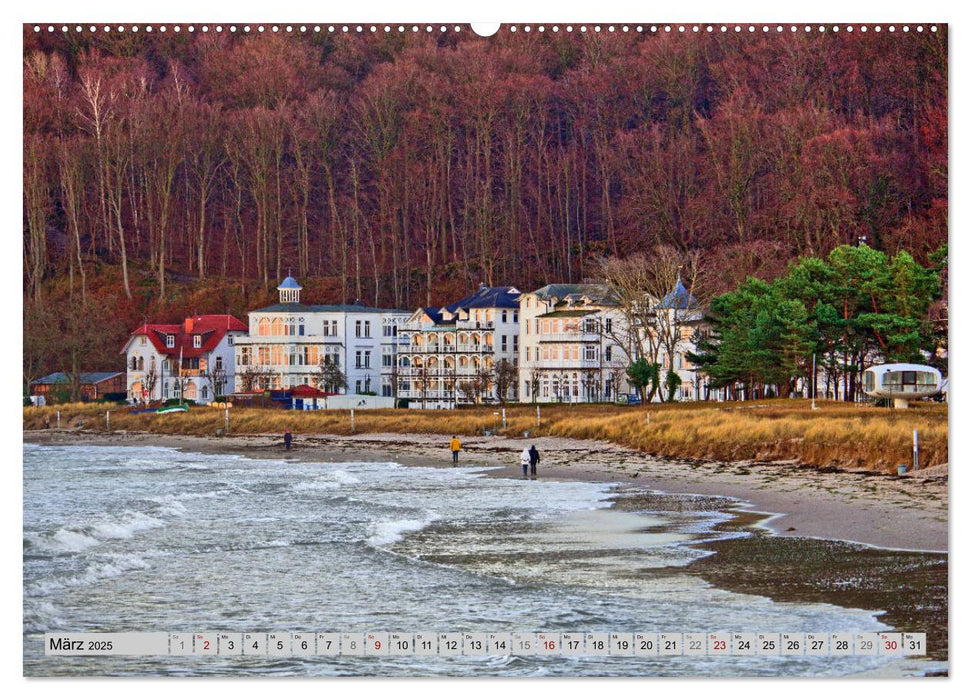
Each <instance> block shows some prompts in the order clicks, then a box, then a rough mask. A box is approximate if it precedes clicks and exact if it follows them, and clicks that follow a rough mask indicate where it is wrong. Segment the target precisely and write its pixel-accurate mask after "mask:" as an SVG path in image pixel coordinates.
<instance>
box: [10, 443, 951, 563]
mask: <svg viewBox="0 0 971 700" xmlns="http://www.w3.org/2000/svg"><path fill="white" fill-rule="evenodd" d="M450 437H451V436H450V435H398V434H393V435H392V434H362V435H356V436H332V435H298V436H296V438H295V440H294V444H293V449H292V450H291V451H290V452H289V453H288V452H286V451H285V450H284V448H283V441H282V436H279V435H252V436H230V437H218V438H215V437H213V438H208V437H193V436H179V435H161V434H154V433H124V432H115V433H94V432H78V431H43V430H42V431H24V440H25V441H26V442H36V443H45V444H91V445H99V444H102V445H132V446H138V445H156V446H165V447H173V448H178V449H185V450H191V451H196V452H202V453H235V454H242V455H247V456H253V457H269V456H273V457H285V458H287V459H294V460H301V461H321V462H339V461H346V460H351V459H353V460H373V461H394V462H397V463H400V464H404V465H417V466H431V467H442V468H448V467H450V466H451V464H452V460H451V453H450V452H449V451H448V449H447V444H448V439H449V438H450ZM460 437H462V436H460ZM462 443H463V450H462V453H461V457H460V465H461V466H464V467H469V466H483V467H498V469H490V470H489V474H490V475H492V476H505V477H517V478H518V477H520V476H521V472H520V469H519V454H520V453H521V452H522V450H523V447H529V445H531V444H535V445H536V447H537V449H538V450H539V451H540V454H541V455H542V458H541V462H540V466H539V478H542V479H562V480H585V481H610V482H616V483H617V484H618V492H619V494H621V495H624V494H627V493H629V492H633V493H630V496H631V497H635V498H636V493H637V492H640V493H643V492H645V491H649V490H656V491H662V492H665V493H669V494H698V495H701V496H712V497H714V496H723V497H726V498H730V499H734V500H737V501H739V502H740V504H741V508H740V510H744V511H751V512H754V513H758V514H764V517H760V518H755V519H753V520H756V521H757V522H758V524H759V525H761V526H764V527H766V528H769V529H770V530H771V531H772V532H773V533H774V534H776V535H779V536H788V537H815V538H823V539H829V540H843V541H848V542H856V543H861V544H867V545H871V546H876V547H885V548H889V549H898V550H919V551H931V552H946V551H947V549H948V516H947V509H948V480H947V467H946V466H939V467H932V468H929V469H924V470H920V471H918V472H914V473H910V474H908V475H907V476H904V477H898V476H889V475H886V474H877V473H872V472H847V471H838V470H820V469H810V468H802V467H800V466H799V465H798V464H794V463H784V462H783V463H780V462H772V463H759V462H732V463H719V462H702V461H672V460H660V459H656V458H653V457H651V456H650V455H647V454H644V453H641V452H638V451H636V450H632V449H628V448H624V447H620V446H617V445H614V444H611V443H606V442H597V441H592V440H572V439H565V438H553V437H541V438H536V439H531V440H526V439H512V438H507V437H498V436H493V437H469V438H462Z"/></svg>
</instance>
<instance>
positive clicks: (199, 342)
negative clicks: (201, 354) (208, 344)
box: [192, 335, 202, 348]
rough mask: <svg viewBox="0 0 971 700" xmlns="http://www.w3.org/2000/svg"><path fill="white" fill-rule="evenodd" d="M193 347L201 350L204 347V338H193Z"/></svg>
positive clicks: (197, 336)
mask: <svg viewBox="0 0 971 700" xmlns="http://www.w3.org/2000/svg"><path fill="white" fill-rule="evenodd" d="M192 347H194V348H201V347H202V336H201V335H194V336H192Z"/></svg>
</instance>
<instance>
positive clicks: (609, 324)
mask: <svg viewBox="0 0 971 700" xmlns="http://www.w3.org/2000/svg"><path fill="white" fill-rule="evenodd" d="M604 330H605V331H606V332H607V333H610V332H611V331H613V330H614V320H613V319H612V318H608V319H605V320H604Z"/></svg>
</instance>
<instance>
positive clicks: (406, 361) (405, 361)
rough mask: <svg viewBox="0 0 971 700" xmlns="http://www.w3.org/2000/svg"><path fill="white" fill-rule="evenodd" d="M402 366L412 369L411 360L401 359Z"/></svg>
mask: <svg viewBox="0 0 971 700" xmlns="http://www.w3.org/2000/svg"><path fill="white" fill-rule="evenodd" d="M401 366H402V367H411V360H409V359H408V358H407V357H402V358H401Z"/></svg>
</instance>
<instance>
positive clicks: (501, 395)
mask: <svg viewBox="0 0 971 700" xmlns="http://www.w3.org/2000/svg"><path fill="white" fill-rule="evenodd" d="M518 376H519V372H518V370H517V369H516V367H515V366H514V365H513V363H512V362H510V361H509V360H507V359H506V358H505V357H503V358H502V359H500V360H499V361H498V362H497V363H496V364H495V365H494V366H493V368H492V382H493V383H494V384H495V386H496V398H498V399H499V403H501V404H502V405H503V406H505V405H506V399H507V398H508V397H509V393H510V392H509V390H510V389H513V394H515V389H516V383H517V382H516V380H517V377H518Z"/></svg>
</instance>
